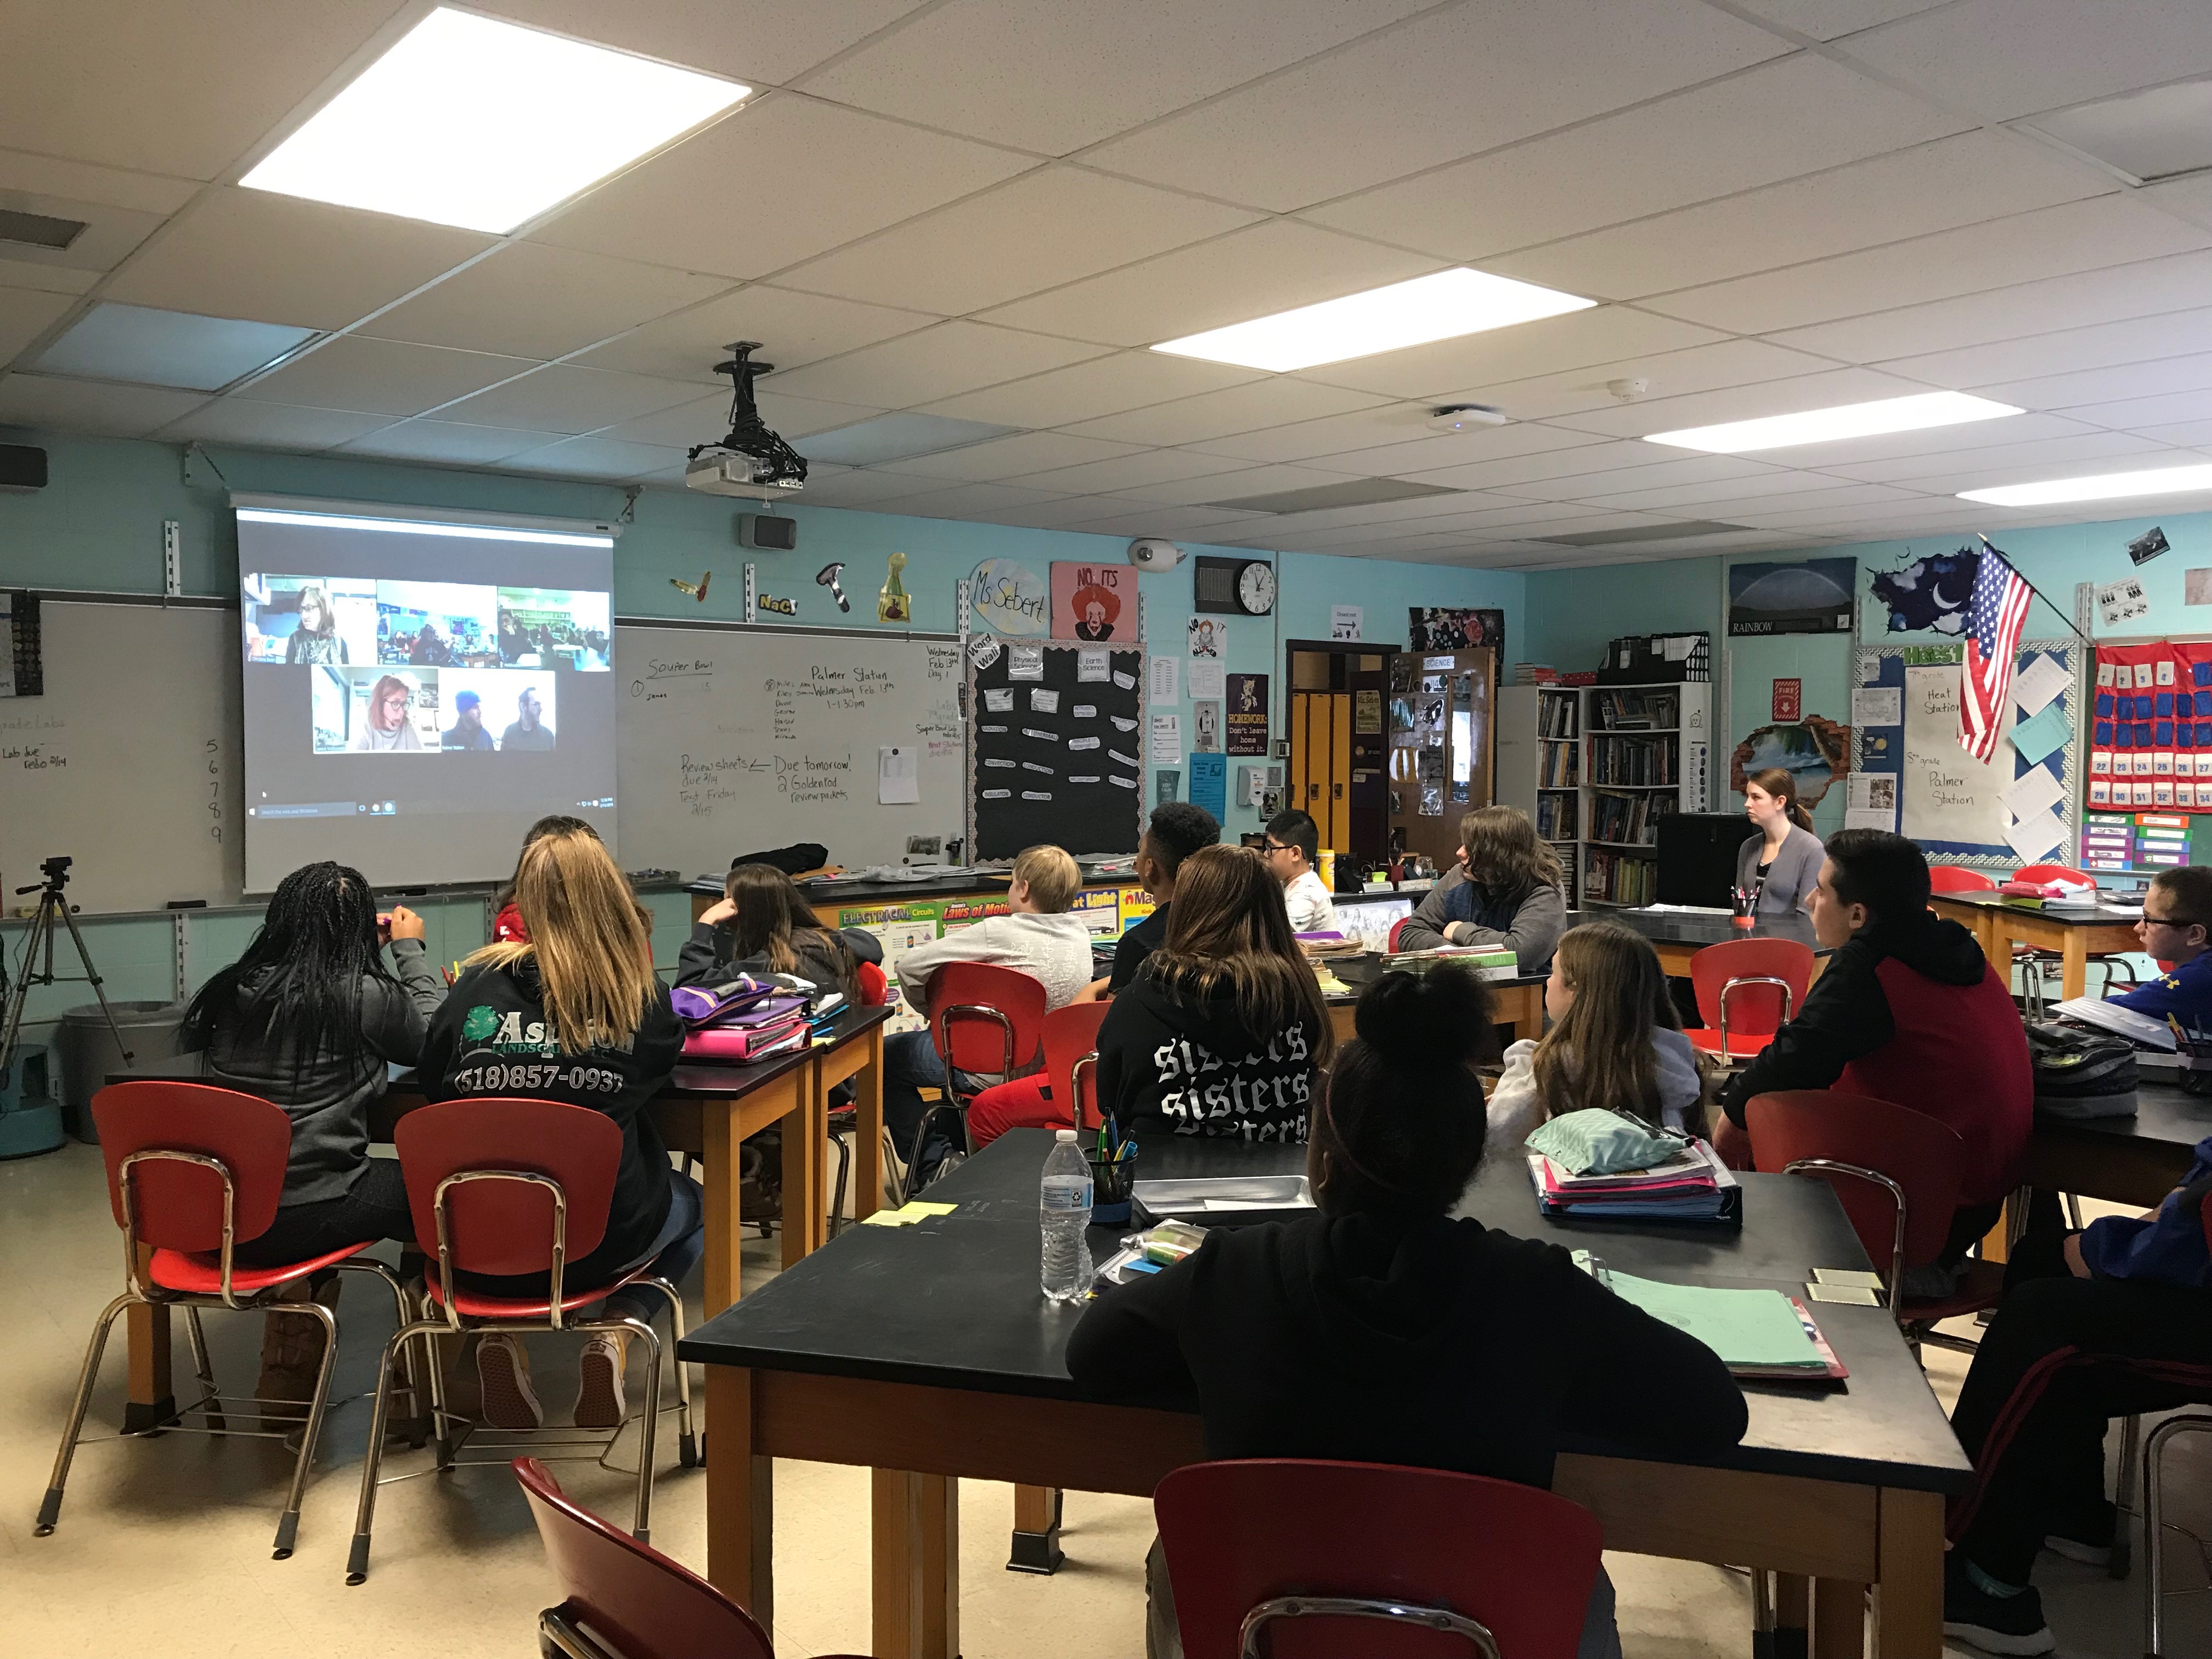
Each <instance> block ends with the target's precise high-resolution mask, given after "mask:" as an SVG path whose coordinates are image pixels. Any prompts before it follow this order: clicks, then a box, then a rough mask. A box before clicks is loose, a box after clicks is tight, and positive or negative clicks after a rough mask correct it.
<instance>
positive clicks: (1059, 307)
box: [986, 219, 1437, 346]
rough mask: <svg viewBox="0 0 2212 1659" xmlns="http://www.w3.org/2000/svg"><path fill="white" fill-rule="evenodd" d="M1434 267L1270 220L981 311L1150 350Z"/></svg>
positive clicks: (1016, 323)
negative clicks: (1177, 340) (1155, 344)
mask: <svg viewBox="0 0 2212 1659" xmlns="http://www.w3.org/2000/svg"><path fill="white" fill-rule="evenodd" d="M1435 269H1437V261H1436V260H1434V259H1431V258H1425V257H1423V256H1422V255H1420V254H1417V253H1402V252H1399V251H1397V250H1396V249H1395V248H1386V247H1381V246H1376V244H1375V243H1372V242H1363V241H1359V240H1355V239H1354V238H1352V237H1349V236H1340V235H1338V234H1336V233H1335V232H1334V231H1329V230H1322V229H1319V228H1316V227H1315V226H1312V225H1302V224H1297V223H1293V222H1291V221H1289V220H1281V219H1278V220H1272V221H1270V222H1267V223H1265V224H1258V225H1254V226H1252V227H1250V228H1249V229H1245V230H1239V231H1233V232H1231V234H1229V235H1226V236H1220V237H1216V238H1215V239H1214V240H1212V241H1210V242H1200V244H1198V245H1197V246H1195V247H1186V248H1179V249H1177V250H1176V252H1173V253H1164V254H1161V255H1159V256H1158V258H1152V259H1147V260H1145V261H1144V262H1142V263H1141V264H1134V265H1131V266H1128V267H1127V268H1126V269H1124V270H1115V271H1109V272H1108V273H1107V274H1106V275H1104V276H1093V277H1090V278H1088V279H1086V280H1085V281H1083V282H1079V283H1070V284H1069V285H1068V286H1066V288H1061V289H1054V291H1053V292H1051V293H1049V294H1040V295H1035V296H1034V297H1032V298H1030V299H1027V300H1018V301H1015V302H1014V303H1013V304H1012V305H1009V306H1002V307H999V308H998V309H997V310H995V311H993V312H989V313H986V317H987V320H989V321H991V322H997V323H1006V324H1008V325H1012V326H1013V327H1016V328H1036V329H1042V330H1044V331H1046V332H1048V333H1052V334H1065V335H1067V336H1068V337H1071V338H1073V339H1079V340H1103V341H1104V342H1106V343H1109V344H1111V345H1124V346H1136V345H1151V344H1152V343H1156V342H1158V341H1161V340H1173V339H1180V338H1181V337H1183V336H1184V335H1186V334H1195V333H1198V332H1200V331H1202V330H1205V329H1209V328H1219V327H1222V326H1224V325H1227V324H1230V323H1240V322H1244V321H1246V320H1248V319H1251V318H1254V317H1265V316H1267V315H1270V314H1271V313H1274V312H1278V311H1287V310H1290V309H1291V307H1296V306H1304V305H1312V304H1315V303H1316V302H1317V301H1322V300H1334V299H1336V298H1338V297H1339V296H1340V295H1346V294H1358V293H1361V292H1363V291H1364V290H1365V289H1370V288H1380V287H1381V286H1382V285H1383V284H1384V283H1395V282H1401V281H1403V280H1404V279H1405V278H1407V277H1408V276H1422V275H1424V274H1425V273H1426V272H1428V271H1431V270H1435Z"/></svg>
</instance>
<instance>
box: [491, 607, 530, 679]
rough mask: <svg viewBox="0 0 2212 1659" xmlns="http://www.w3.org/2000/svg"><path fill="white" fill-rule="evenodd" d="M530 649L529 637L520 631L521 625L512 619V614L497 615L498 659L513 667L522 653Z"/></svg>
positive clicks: (503, 612)
mask: <svg viewBox="0 0 2212 1659" xmlns="http://www.w3.org/2000/svg"><path fill="white" fill-rule="evenodd" d="M529 649H530V636H529V635H526V634H525V633H524V632H523V631H522V624H521V623H518V622H516V621H515V619H514V612H513V611H501V612H500V613H499V659H500V660H501V662H503V663H506V664H507V665H508V666H509V667H512V666H513V665H514V664H515V662H516V661H517V660H518V659H520V657H521V655H522V653H524V652H526V651H527V650H529Z"/></svg>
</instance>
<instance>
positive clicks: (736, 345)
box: [684, 340, 806, 501]
mask: <svg viewBox="0 0 2212 1659" xmlns="http://www.w3.org/2000/svg"><path fill="white" fill-rule="evenodd" d="M759 349H760V342H759V341H758V340H734V341H732V342H731V344H730V357H729V361H728V362H720V363H716V364H715V365H714V373H715V374H726V375H728V376H729V377H730V387H731V391H730V429H729V431H728V433H727V434H726V435H724V436H722V437H720V438H717V439H715V440H714V441H713V442H712V443H704V444H696V445H694V446H693V447H692V449H691V451H690V457H691V459H690V465H688V466H686V467H685V468H684V483H685V485H686V486H688V487H689V488H690V489H701V490H704V491H705V492H706V493H707V494H708V495H743V496H745V497H748V498H749V499H750V500H753V501H782V500H785V499H787V498H788V497H790V496H793V495H797V494H798V493H799V490H800V489H804V488H805V483H806V458H805V456H803V455H801V454H800V453H799V452H798V451H797V450H795V449H793V447H791V446H790V445H789V444H787V443H786V442H784V441H783V440H782V439H781V438H780V437H778V436H777V435H775V432H773V431H772V430H770V429H769V424H768V422H766V421H763V419H761V414H760V406H759V404H757V403H756V402H755V401H754V400H753V382H754V381H755V380H758V379H760V377H761V376H762V375H763V374H774V373H775V364H774V363H757V362H753V361H752V354H753V353H754V352H756V351H757V350H759Z"/></svg>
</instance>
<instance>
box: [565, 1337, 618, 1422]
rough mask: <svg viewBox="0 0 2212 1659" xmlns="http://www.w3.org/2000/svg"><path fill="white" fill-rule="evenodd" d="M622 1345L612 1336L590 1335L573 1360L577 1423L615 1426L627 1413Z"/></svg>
mask: <svg viewBox="0 0 2212 1659" xmlns="http://www.w3.org/2000/svg"><path fill="white" fill-rule="evenodd" d="M627 1416H629V1402H628V1401H626V1400H624V1399H623V1344H622V1343H621V1342H620V1341H618V1340H616V1339H615V1338H614V1337H611V1336H603V1335H602V1336H592V1337H590V1338H587V1339H586V1340H585V1343H584V1352H583V1353H582V1354H581V1355H580V1356H579V1358H577V1361H576V1426H577V1427H578V1428H580V1429H618V1428H620V1427H621V1426H622V1425H623V1419H624V1418H626V1417H627Z"/></svg>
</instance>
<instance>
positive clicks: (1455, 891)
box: [1398, 806, 1567, 974]
mask: <svg viewBox="0 0 2212 1659" xmlns="http://www.w3.org/2000/svg"><path fill="white" fill-rule="evenodd" d="M1565 883H1566V872H1565V871H1564V870H1562V869H1561V868H1560V867H1559V854H1557V853H1555V852H1553V850H1552V848H1551V846H1550V844H1549V843H1548V842H1543V841H1540V840H1539V839H1537V836H1536V826H1535V824H1534V823H1531V822H1530V821H1529V817H1528V814H1527V813H1526V812H1524V811H1522V810H1521V809H1520V808H1519V807H1517V806H1485V807H1480V808H1479V809H1477V810H1476V811H1472V812H1469V813H1468V815H1467V816H1466V817H1463V818H1462V819H1461V820H1460V821H1459V863H1458V865H1457V866H1455V867H1454V868H1453V869H1451V870H1450V871H1449V872H1446V874H1445V876H1444V878H1443V880H1442V881H1440V882H1438V883H1437V884H1436V886H1434V887H1433V888H1431V890H1429V896H1427V897H1426V898H1425V899H1423V900H1422V901H1421V905H1420V908H1419V909H1418V910H1416V911H1414V912H1413V917H1412V919H1411V920H1410V921H1407V923H1406V926H1405V928H1404V931H1403V932H1401V933H1400V934H1399V936H1398V948H1399V949H1400V950H1401V951H1433V950H1436V949H1437V947H1438V946H1440V945H1487V946H1489V947H1491V948H1492V949H1494V950H1500V951H1512V952H1513V954H1514V956H1515V957H1516V959H1517V960H1518V961H1519V963H1520V965H1521V971H1522V973H1524V974H1541V973H1542V972H1543V971H1544V969H1546V968H1547V967H1548V966H1549V965H1550V963H1551V960H1552V952H1553V950H1554V949H1555V948H1556V947H1557V946H1558V945H1559V933H1560V931H1561V930H1562V929H1563V928H1565V926H1566V925H1567V901H1566V891H1565Z"/></svg>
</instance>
